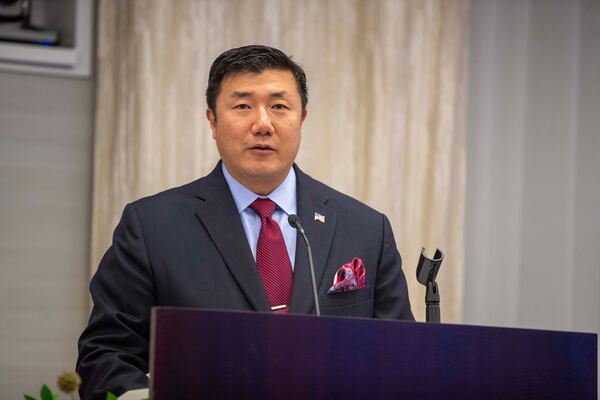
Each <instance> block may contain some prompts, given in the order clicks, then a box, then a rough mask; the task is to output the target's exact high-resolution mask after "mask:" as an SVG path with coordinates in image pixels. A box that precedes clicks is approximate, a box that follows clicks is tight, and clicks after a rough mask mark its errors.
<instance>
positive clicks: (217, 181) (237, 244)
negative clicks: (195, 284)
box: [196, 163, 271, 312]
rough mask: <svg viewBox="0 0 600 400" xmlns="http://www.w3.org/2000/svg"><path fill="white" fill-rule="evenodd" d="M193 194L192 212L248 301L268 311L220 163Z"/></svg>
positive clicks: (261, 309) (258, 308)
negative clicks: (196, 199) (196, 203)
mask: <svg viewBox="0 0 600 400" xmlns="http://www.w3.org/2000/svg"><path fill="white" fill-rule="evenodd" d="M196 197H198V199H199V200H200V201H199V203H200V204H199V205H198V207H196V215H197V216H198V218H199V219H200V221H201V223H202V224H204V227H205V228H206V230H207V231H208V234H209V235H210V237H211V239H212V240H213V242H214V244H215V246H216V247H217V249H218V250H219V253H221V256H222V257H223V259H224V260H225V264H226V265H227V267H228V268H229V270H230V271H231V274H232V275H233V277H234V278H235V280H236V281H237V283H238V285H239V286H240V288H241V289H242V291H243V292H244V294H245V295H246V297H247V298H248V300H249V302H250V304H252V307H254V309H255V310H257V311H269V312H270V311H271V310H270V308H269V303H268V300H267V297H266V295H265V291H264V289H263V286H262V282H261V280H260V276H259V275H258V271H257V270H256V264H255V262H254V258H253V257H252V252H251V251H250V247H249V246H248V240H247V239H246V234H245V233H244V228H243V226H242V222H241V219H240V217H239V214H238V210H237V207H236V206H235V202H234V200H233V196H232V195H231V192H230V191H229V187H228V186H227V183H226V181H225V178H224V177H223V172H222V170H221V163H219V164H218V165H217V167H216V168H215V169H214V170H213V171H212V172H211V173H210V174H209V175H208V176H207V177H206V178H205V179H204V180H203V181H202V185H201V186H200V187H199V188H198V190H197V194H196Z"/></svg>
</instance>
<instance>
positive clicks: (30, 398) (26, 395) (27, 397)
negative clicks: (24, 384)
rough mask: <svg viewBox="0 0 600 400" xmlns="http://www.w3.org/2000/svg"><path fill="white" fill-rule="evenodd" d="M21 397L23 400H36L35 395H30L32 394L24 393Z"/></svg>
mask: <svg viewBox="0 0 600 400" xmlns="http://www.w3.org/2000/svg"><path fill="white" fill-rule="evenodd" d="M23 397H24V398H25V400H36V398H35V397H32V396H30V395H28V394H24V395H23Z"/></svg>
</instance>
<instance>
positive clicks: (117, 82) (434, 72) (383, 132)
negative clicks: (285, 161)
mask: <svg viewBox="0 0 600 400" xmlns="http://www.w3.org/2000/svg"><path fill="white" fill-rule="evenodd" d="M468 5H469V4H468V1H467V0H447V1H440V0H429V1H418V2H417V1H409V0H405V1H402V0H389V1H383V0H382V1H368V0H362V1H359V0H354V1H352V0H337V1H317V0H308V1H293V0H282V1H276V0H250V1H248V0H246V1H241V0H240V1H237V0H236V1H233V0H229V1H199V0H177V1H167V0H156V1H152V2H148V1H142V0H129V1H125V0H121V1H117V0H101V1H100V6H99V49H98V61H97V71H98V83H97V110H96V145H95V172H94V204H93V226H92V254H91V265H92V271H94V270H95V268H96V266H97V265H98V261H99V259H100V257H101V256H102V254H103V253H104V251H105V250H106V249H107V247H108V246H109V244H110V238H111V232H112V230H113V229H114V226H115V225H116V223H117V221H118V218H119V216H120V213H121V211H122V208H123V206H124V205H125V203H126V202H128V201H132V200H134V199H136V198H139V197H141V196H144V195H148V194H152V193H155V192H157V191H160V190H163V189H165V188H167V187H171V186H174V185H178V184H182V183H184V182H188V181H191V180H193V179H196V178H197V177H200V176H202V175H204V174H206V173H207V172H209V171H210V170H211V169H212V168H213V167H214V165H215V163H216V161H217V160H218V154H217V152H216V148H215V145H214V143H213V140H212V139H211V136H210V133H209V127H208V123H207V122H206V121H205V118H204V108H205V100H204V90H205V88H206V80H207V77H208V70H209V68H210V63H211V62H212V60H213V59H214V58H215V57H216V56H217V55H218V54H220V53H221V52H222V51H224V50H226V49H228V48H231V47H235V46H240V45H244V44H249V43H261V44H267V45H272V46H275V47H278V48H280V49H282V50H283V51H284V52H286V53H287V54H290V55H292V56H293V58H294V59H295V60H296V61H298V62H299V63H300V64H301V65H303V67H304V68H305V70H306V72H307V76H308V83H309V103H308V110H309V115H308V120H307V122H306V123H305V125H304V129H303V137H302V142H303V143H302V146H301V150H300V154H299V156H298V159H297V162H298V164H299V165H300V167H301V168H302V169H303V170H304V171H306V172H307V173H309V174H311V175H312V176H314V177H315V178H317V179H320V180H322V181H323V182H325V183H327V184H329V185H331V186H333V187H334V188H336V189H338V190H341V191H343V192H345V193H347V194H349V195H351V196H354V197H356V198H358V199H360V200H362V201H363V202H365V203H367V204H369V205H371V206H373V207H374V208H376V209H378V210H380V211H382V212H384V213H386V214H387V215H388V217H389V218H390V220H391V222H392V225H393V228H394V232H395V234H396V241H397V243H398V246H399V249H400V252H401V254H402V256H403V259H404V268H405V273H406V275H407V279H408V282H409V290H410V293H411V300H412V304H413V311H414V313H415V316H416V317H417V319H420V320H423V319H424V312H423V308H424V306H423V301H424V292H423V290H422V289H421V288H420V287H418V286H419V285H418V284H416V283H415V268H416V263H417V260H418V255H419V253H420V250H421V247H423V246H424V247H426V248H427V250H428V253H429V254H430V255H431V254H433V251H434V250H435V248H436V247H440V248H441V249H443V250H444V251H445V252H446V255H447V257H446V260H445V261H444V264H443V267H442V272H440V277H439V281H440V284H441V287H442V292H441V294H442V302H443V304H442V307H443V319H444V320H445V321H459V320H460V312H461V309H462V308H461V306H462V304H461V293H462V284H461V283H462V279H463V278H462V269H463V253H464V250H463V213H464V211H463V209H464V190H465V182H464V175H465V171H464V167H465V160H464V159H465V109H466V89H467V88H466V78H467V71H466V65H467V64H466V60H467V51H468V49H467V42H468V41H467V39H468V38H467V32H468Z"/></svg>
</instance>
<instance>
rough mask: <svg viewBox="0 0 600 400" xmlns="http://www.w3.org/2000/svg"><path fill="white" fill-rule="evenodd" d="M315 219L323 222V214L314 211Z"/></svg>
mask: <svg viewBox="0 0 600 400" xmlns="http://www.w3.org/2000/svg"><path fill="white" fill-rule="evenodd" d="M315 221H319V222H321V223H323V224H324V223H325V216H324V215H321V214H319V213H318V212H316V213H315Z"/></svg>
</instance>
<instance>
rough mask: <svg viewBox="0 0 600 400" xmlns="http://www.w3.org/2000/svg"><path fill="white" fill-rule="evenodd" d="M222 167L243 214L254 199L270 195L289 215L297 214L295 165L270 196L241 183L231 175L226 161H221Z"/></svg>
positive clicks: (239, 211) (237, 205) (238, 207)
mask: <svg viewBox="0 0 600 400" xmlns="http://www.w3.org/2000/svg"><path fill="white" fill-rule="evenodd" d="M221 168H222V170H223V176H224V177H225V181H226V182H227V185H228V186H229V190H230V191H231V194H232V195H233V200H234V201H235V205H236V207H237V210H238V213H240V214H241V213H242V212H243V211H244V210H245V209H246V208H248V206H249V205H250V204H252V202H253V201H254V200H256V198H258V197H263V198H264V197H268V198H269V199H271V200H272V201H274V202H275V204H277V206H278V207H279V208H280V209H282V210H283V211H284V212H285V213H286V214H287V215H291V214H296V209H297V208H296V171H294V168H293V167H292V168H290V172H288V174H287V176H286V177H285V179H284V180H283V182H281V183H280V184H279V186H277V187H276V188H275V190H273V191H272V192H271V193H269V195H268V196H260V195H258V194H256V193H254V192H253V191H252V190H250V189H248V188H247V187H246V186H244V185H242V184H241V183H239V182H238V181H237V180H236V179H235V178H234V177H233V176H231V174H230V173H229V171H227V168H226V167H225V164H224V163H221Z"/></svg>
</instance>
